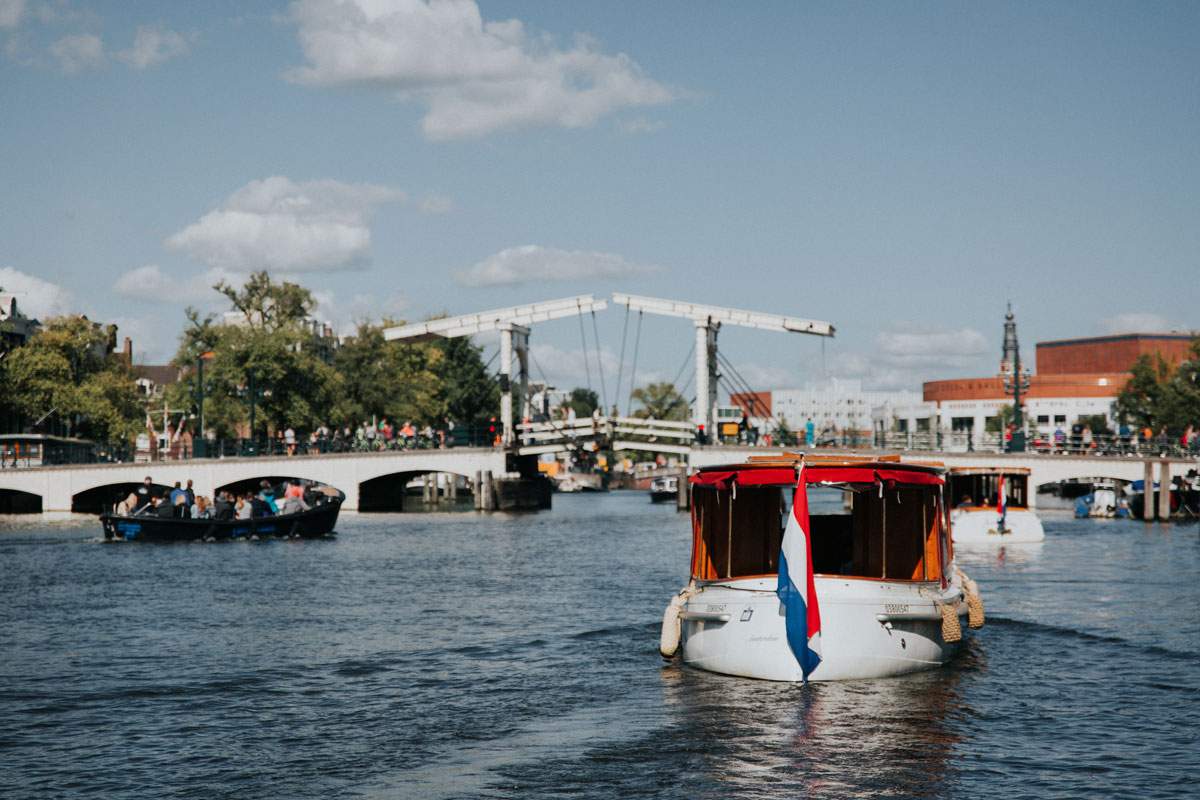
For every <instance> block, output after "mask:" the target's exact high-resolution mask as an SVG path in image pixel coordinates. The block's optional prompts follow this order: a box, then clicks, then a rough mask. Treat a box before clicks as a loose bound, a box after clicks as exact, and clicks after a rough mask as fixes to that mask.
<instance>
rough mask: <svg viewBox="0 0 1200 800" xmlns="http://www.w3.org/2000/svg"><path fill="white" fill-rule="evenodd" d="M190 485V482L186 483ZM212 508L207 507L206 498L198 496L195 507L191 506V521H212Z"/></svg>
mask: <svg viewBox="0 0 1200 800" xmlns="http://www.w3.org/2000/svg"><path fill="white" fill-rule="evenodd" d="M188 483H191V481H188ZM212 516H213V513H212V508H211V507H209V505H208V498H207V497H205V496H204V495H200V496H199V497H197V498H196V503H195V505H193V506H192V519H212Z"/></svg>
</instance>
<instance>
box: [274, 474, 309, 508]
mask: <svg viewBox="0 0 1200 800" xmlns="http://www.w3.org/2000/svg"><path fill="white" fill-rule="evenodd" d="M308 509H309V505H308V503H307V502H305V500H304V487H302V486H301V485H300V481H297V480H292V481H288V485H287V489H286V490H284V493H283V502H282V503H281V504H280V505H279V513H280V514H298V513H300V512H301V511H308Z"/></svg>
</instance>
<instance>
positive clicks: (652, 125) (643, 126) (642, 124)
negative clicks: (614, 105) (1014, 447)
mask: <svg viewBox="0 0 1200 800" xmlns="http://www.w3.org/2000/svg"><path fill="white" fill-rule="evenodd" d="M665 127H667V123H665V122H663V121H662V120H649V119H642V118H641V117H639V118H637V119H623V120H620V121H618V122H617V130H619V131H620V132H621V133H625V134H628V135H630V136H633V135H635V134H638V133H658V132H659V131H661V130H662V129H663V128H665Z"/></svg>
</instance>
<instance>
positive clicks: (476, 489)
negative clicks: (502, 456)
mask: <svg viewBox="0 0 1200 800" xmlns="http://www.w3.org/2000/svg"><path fill="white" fill-rule="evenodd" d="M471 494H472V495H474V497H473V498H472V500H473V501H474V506H475V510H476V511H482V510H483V470H478V469H477V470H475V483H474V484H473V485H472V486H471Z"/></svg>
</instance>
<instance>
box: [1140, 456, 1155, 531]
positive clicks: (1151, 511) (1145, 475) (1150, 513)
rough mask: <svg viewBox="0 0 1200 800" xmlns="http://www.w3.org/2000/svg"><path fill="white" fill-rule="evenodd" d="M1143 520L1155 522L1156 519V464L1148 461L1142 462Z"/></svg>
mask: <svg viewBox="0 0 1200 800" xmlns="http://www.w3.org/2000/svg"><path fill="white" fill-rule="evenodd" d="M1142 467H1143V472H1142V484H1143V487H1142V520H1143V521H1145V522H1153V521H1154V517H1155V506H1156V505H1157V503H1155V502H1154V462H1153V461H1151V460H1150V459H1146V460H1145V461H1143V462H1142Z"/></svg>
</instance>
